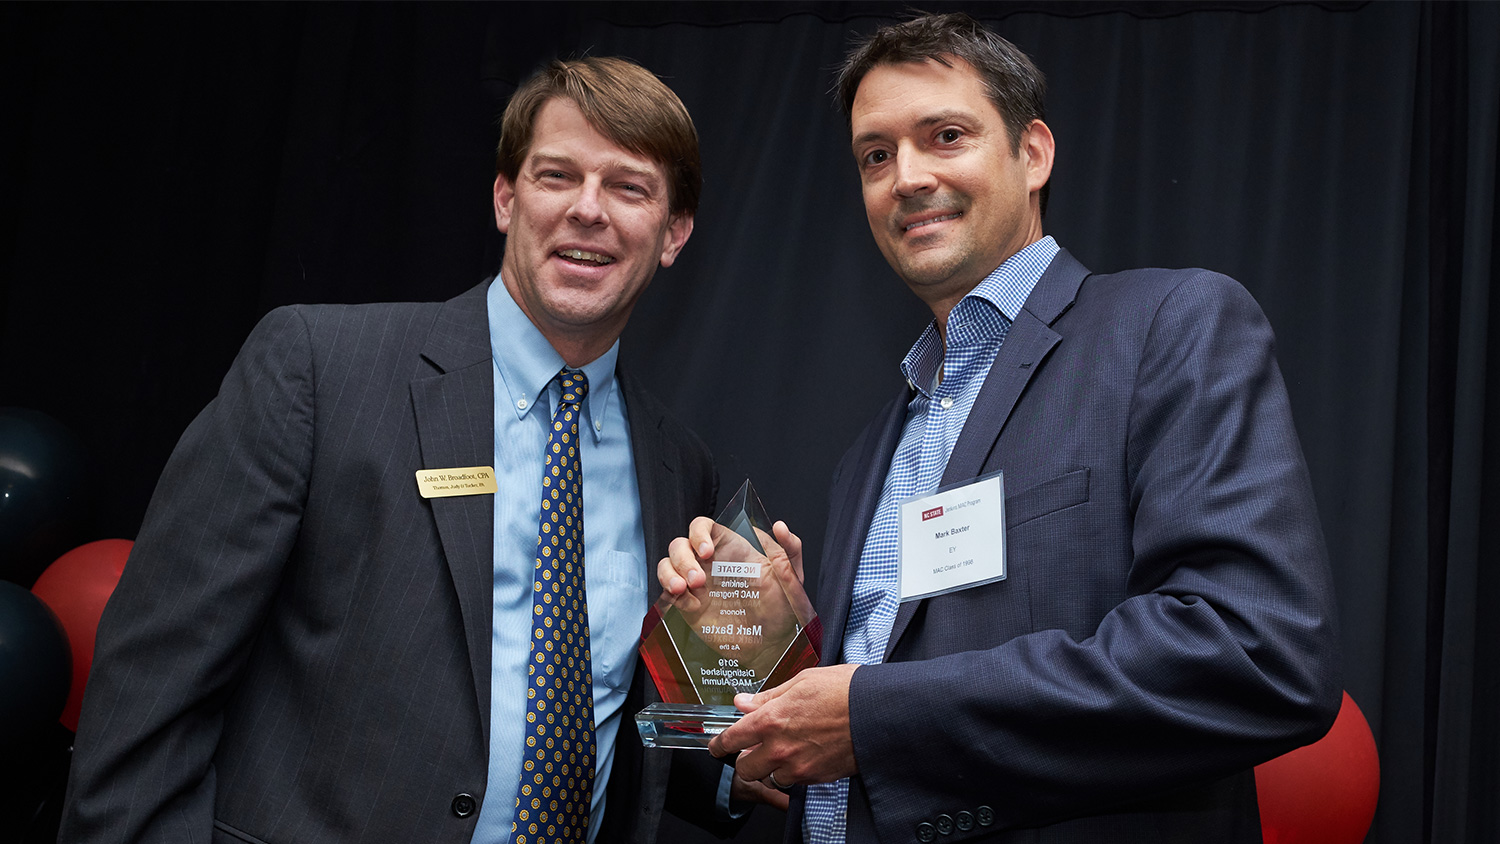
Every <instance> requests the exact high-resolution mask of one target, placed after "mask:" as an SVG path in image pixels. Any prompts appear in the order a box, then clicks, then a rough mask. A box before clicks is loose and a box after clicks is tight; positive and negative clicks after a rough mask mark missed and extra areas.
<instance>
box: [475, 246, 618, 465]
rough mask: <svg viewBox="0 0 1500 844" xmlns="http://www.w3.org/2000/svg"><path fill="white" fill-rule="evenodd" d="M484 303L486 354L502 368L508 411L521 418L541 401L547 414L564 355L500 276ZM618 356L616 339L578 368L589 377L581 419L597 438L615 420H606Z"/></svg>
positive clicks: (501, 375)
mask: <svg viewBox="0 0 1500 844" xmlns="http://www.w3.org/2000/svg"><path fill="white" fill-rule="evenodd" d="M486 304H487V307H488V309H489V321H490V356H491V357H492V358H493V359H494V361H495V368H496V369H498V370H499V372H500V383H501V386H502V387H503V388H504V390H505V393H506V396H507V398H508V400H509V407H510V409H511V412H513V413H515V414H516V418H517V419H520V418H521V417H523V416H525V415H526V414H527V413H531V412H532V408H533V407H534V406H535V405H536V404H537V403H538V402H542V403H543V405H544V407H543V409H542V411H541V412H543V413H547V414H550V413H551V412H552V407H551V403H550V401H547V399H548V385H549V384H550V383H551V381H552V379H553V378H554V377H556V376H557V373H558V372H559V371H560V370H562V368H563V367H564V366H566V365H567V364H566V362H564V361H563V359H562V355H560V354H558V353H557V350H556V349H554V348H552V344H551V343H549V342H547V338H546V337H545V336H543V335H542V332H541V331H540V330H539V329H537V327H536V326H535V325H533V324H532V322H531V320H530V319H528V318H527V316H526V314H525V312H524V311H522V310H521V307H520V306H519V305H517V304H516V302H515V300H514V299H512V298H511V295H510V291H509V290H508V289H506V287H505V285H504V284H503V283H502V282H501V281H500V277H499V276H498V275H497V276H495V280H494V282H492V283H491V284H490V289H489V291H488V292H487V293H486ZM619 356H620V341H619V340H618V339H616V340H615V342H614V344H613V345H611V346H610V347H609V350H608V351H606V352H605V353H604V354H602V355H600V356H599V357H597V358H595V359H594V360H592V361H590V362H589V363H586V364H584V365H583V367H582V369H583V374H584V375H586V376H588V379H589V392H588V395H587V396H586V397H585V398H584V408H583V418H584V421H585V422H586V423H587V427H588V428H590V429H591V430H592V431H593V432H594V441H595V442H598V441H599V439H600V438H601V437H603V436H604V428H605V427H606V426H607V425H610V424H613V420H611V419H609V418H608V415H609V407H610V402H609V397H610V394H611V393H612V392H613V391H614V389H615V361H616V360H617V359H618V358H619Z"/></svg>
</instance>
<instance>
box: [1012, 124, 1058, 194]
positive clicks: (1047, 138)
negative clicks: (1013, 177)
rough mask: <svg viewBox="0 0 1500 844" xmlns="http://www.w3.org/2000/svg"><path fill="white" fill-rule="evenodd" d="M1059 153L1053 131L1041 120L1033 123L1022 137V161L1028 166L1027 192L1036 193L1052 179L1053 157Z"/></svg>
mask: <svg viewBox="0 0 1500 844" xmlns="http://www.w3.org/2000/svg"><path fill="white" fill-rule="evenodd" d="M1056 151H1057V142H1056V141H1055V140H1053V138H1052V130H1051V129H1048V128H1047V124H1045V123H1043V122H1042V121H1040V120H1033V121H1031V125H1030V126H1027V127H1026V132H1025V134H1023V135H1021V149H1020V150H1019V152H1020V153H1021V156H1022V161H1023V162H1024V163H1025V164H1026V190H1027V191H1028V192H1030V193H1036V192H1037V191H1039V190H1041V189H1042V186H1043V185H1045V184H1047V180H1048V179H1050V178H1052V156H1053V154H1054V153H1055V152H1056Z"/></svg>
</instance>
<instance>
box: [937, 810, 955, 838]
mask: <svg viewBox="0 0 1500 844" xmlns="http://www.w3.org/2000/svg"><path fill="white" fill-rule="evenodd" d="M934 820H935V821H936V823H937V831H938V833H939V834H941V835H952V834H953V819H952V818H950V817H948V816H947V815H938V816H937V817H936V818H934Z"/></svg>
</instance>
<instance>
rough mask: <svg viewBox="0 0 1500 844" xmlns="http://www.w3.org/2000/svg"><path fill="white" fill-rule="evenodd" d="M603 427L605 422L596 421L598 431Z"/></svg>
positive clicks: (595, 427)
mask: <svg viewBox="0 0 1500 844" xmlns="http://www.w3.org/2000/svg"><path fill="white" fill-rule="evenodd" d="M603 427H604V423H603V422H599V421H597V420H596V421H595V422H594V430H595V431H598V430H600V429H601V428H603Z"/></svg>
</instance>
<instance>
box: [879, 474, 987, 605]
mask: <svg viewBox="0 0 1500 844" xmlns="http://www.w3.org/2000/svg"><path fill="white" fill-rule="evenodd" d="M899 525H900V541H901V546H900V547H901V600H902V601H914V600H917V599H918V598H929V597H931V596H933V595H941V594H943V593H945V592H957V591H958V590H960V589H968V588H969V587H971V586H980V585H982V584H985V583H992V582H994V581H996V580H1003V579H1004V578H1005V479H1004V477H1003V475H1001V474H999V473H997V474H995V475H992V476H990V477H987V478H982V479H980V480H977V481H974V482H973V483H968V484H964V485H963V486H961V487H956V488H954V489H950V490H945V491H943V492H937V493H933V494H932V495H927V496H920V497H916V498H908V499H907V500H905V501H903V502H901V516H900V519H899Z"/></svg>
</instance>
